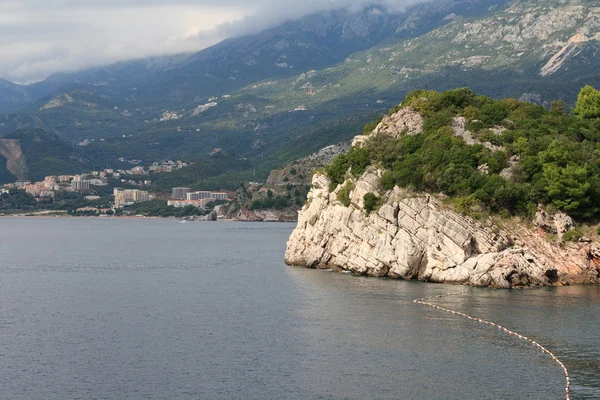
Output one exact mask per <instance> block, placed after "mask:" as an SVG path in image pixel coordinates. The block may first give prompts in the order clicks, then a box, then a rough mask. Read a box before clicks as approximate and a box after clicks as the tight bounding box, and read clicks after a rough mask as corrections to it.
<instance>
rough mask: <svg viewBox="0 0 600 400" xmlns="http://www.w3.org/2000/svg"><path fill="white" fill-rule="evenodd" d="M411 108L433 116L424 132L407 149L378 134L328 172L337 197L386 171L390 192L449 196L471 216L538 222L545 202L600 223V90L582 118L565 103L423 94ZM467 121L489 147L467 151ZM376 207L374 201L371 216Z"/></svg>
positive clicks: (584, 98) (581, 108)
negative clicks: (354, 180) (349, 181)
mask: <svg viewBox="0 0 600 400" xmlns="http://www.w3.org/2000/svg"><path fill="white" fill-rule="evenodd" d="M406 106H410V107H412V108H414V109H415V110H416V111H418V112H419V113H420V114H421V115H422V116H423V117H424V126H423V133H422V134H417V135H413V136H409V135H404V136H402V137H401V138H400V139H398V140H394V139H393V138H391V137H390V136H387V135H377V136H375V137H374V138H372V139H371V140H370V141H369V142H368V143H367V144H366V145H365V146H364V147H362V148H353V149H352V150H351V151H350V152H349V153H348V154H346V155H342V156H339V157H338V158H337V159H336V160H335V161H334V162H333V163H331V164H330V165H329V166H328V167H327V168H326V170H325V172H326V174H327V175H328V176H329V178H330V179H331V181H332V188H331V189H333V188H334V187H336V186H337V185H338V184H342V183H343V182H344V181H345V179H346V177H347V174H348V173H350V174H352V175H355V176H358V175H360V174H362V173H363V172H364V170H365V169H366V168H367V166H369V165H371V164H376V165H379V166H381V167H383V168H384V169H385V173H384V174H383V176H382V179H381V185H382V188H383V189H385V190H389V189H392V188H393V187H394V186H396V185H398V186H402V187H407V188H412V189H414V190H417V191H427V192H432V193H440V192H441V193H444V194H446V195H448V196H450V197H451V199H452V200H453V201H454V202H455V204H456V205H457V206H458V208H459V209H460V210H462V211H464V212H473V213H477V212H478V213H488V212H502V213H507V212H509V213H511V214H519V215H525V216H531V215H532V213H533V212H534V210H535V207H536V205H537V204H538V203H543V204H546V205H549V206H551V207H553V208H555V209H558V210H564V211H565V212H567V213H568V214H570V215H572V216H574V217H579V218H584V219H586V218H591V217H593V216H594V215H596V214H597V212H598V210H599V208H600V161H599V160H600V113H599V110H600V92H599V91H597V90H595V89H593V88H591V87H589V86H587V87H585V88H584V89H582V91H581V94H580V96H579V99H578V102H577V104H576V106H575V108H574V110H573V111H574V114H575V115H573V114H570V113H569V112H568V110H567V109H566V105H565V104H564V103H563V102H561V101H555V102H553V103H552V106H551V108H550V109H545V108H544V107H541V106H537V105H533V104H529V103H524V102H519V101H517V100H515V99H510V98H508V99H504V100H493V99H491V98H489V97H484V96H477V95H476V94H475V93H473V92H472V91H471V90H469V89H456V90H451V91H447V92H441V93H440V92H436V91H414V92H411V93H409V94H408V95H407V97H406V99H405V100H404V101H403V102H402V104H401V106H400V107H406ZM394 111H395V110H392V112H394ZM457 116H462V117H464V118H465V119H466V121H467V124H468V125H467V126H468V129H469V131H470V132H472V134H473V136H474V137H475V138H476V139H477V140H478V141H479V143H480V144H474V145H467V144H466V143H465V141H464V140H463V139H462V138H460V137H457V136H455V135H454V133H453V129H452V127H451V125H452V121H453V118H455V117H457ZM371 126H372V125H371ZM499 128H501V129H499ZM486 143H487V147H491V148H492V149H493V150H490V148H487V147H486V146H484V144H486ZM490 144H493V145H495V146H497V147H492V146H490ZM342 191H343V190H342ZM375 200H376V199H372V198H370V199H369V207H371V208H372V207H374V204H373V203H375V202H376V201H375Z"/></svg>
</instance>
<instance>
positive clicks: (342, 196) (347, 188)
mask: <svg viewBox="0 0 600 400" xmlns="http://www.w3.org/2000/svg"><path fill="white" fill-rule="evenodd" d="M353 190H354V184H353V183H352V182H346V184H345V185H344V186H343V187H342V188H341V189H340V191H339V192H338V194H337V196H336V197H337V200H338V201H339V202H340V203H342V204H343V205H344V206H345V207H349V206H350V204H351V201H350V193H352V191H353Z"/></svg>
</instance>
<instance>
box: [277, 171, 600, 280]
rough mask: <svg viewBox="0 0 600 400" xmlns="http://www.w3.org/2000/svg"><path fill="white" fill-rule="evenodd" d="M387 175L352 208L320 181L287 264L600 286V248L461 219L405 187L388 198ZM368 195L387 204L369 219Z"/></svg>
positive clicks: (361, 186) (354, 196)
mask: <svg viewBox="0 0 600 400" xmlns="http://www.w3.org/2000/svg"><path fill="white" fill-rule="evenodd" d="M380 176H381V171H379V170H377V169H374V168H370V169H368V170H367V171H366V172H365V173H364V174H363V175H362V176H361V177H360V178H358V179H357V180H356V181H355V182H354V186H355V188H354V190H353V191H352V192H351V195H350V199H351V204H350V206H349V207H345V206H344V205H342V204H341V203H340V202H339V201H338V200H337V199H336V197H337V193H338V192H339V190H341V189H342V186H341V185H340V186H339V187H338V188H337V189H336V190H335V191H333V192H331V193H330V192H329V184H330V182H329V179H328V178H327V177H326V176H324V175H322V174H316V175H315V176H314V178H313V188H312V190H311V191H310V193H309V194H308V202H307V204H306V205H305V206H304V208H303V209H302V211H301V212H300V214H299V219H298V226H297V228H296V229H295V230H294V232H293V233H292V235H291V237H290V239H289V241H288V244H287V251H286V254H285V261H286V263H288V264H290V265H296V266H304V267H308V268H320V269H328V268H332V269H337V270H347V271H351V272H354V273H357V274H360V275H364V276H374V277H390V278H402V279H419V280H422V281H430V282H440V283H451V284H467V285H473V286H489V287H495V288H513V287H524V286H533V285H564V284H570V283H599V282H600V246H598V245H597V244H591V243H551V242H549V241H547V240H545V239H544V236H545V234H544V233H543V232H542V231H541V229H542V228H541V227H540V228H538V229H537V230H536V229H535V228H534V227H528V226H527V224H526V223H524V222H522V223H518V224H514V223H510V224H509V223H507V224H506V225H507V226H510V228H509V229H508V228H507V229H502V228H501V227H500V226H498V225H497V224H494V223H492V222H491V220H488V221H485V222H479V221H475V220H473V219H472V218H470V217H467V216H464V215H461V214H459V213H457V212H456V211H454V210H452V209H451V208H449V207H446V206H445V205H444V203H443V202H442V201H441V200H440V199H438V198H436V197H435V196H432V195H427V194H418V193H410V192H408V191H406V190H404V189H401V188H398V187H396V188H395V189H394V190H392V191H388V192H385V193H382V192H381V190H380V189H379V179H380ZM368 192H371V193H379V194H380V195H381V196H382V198H384V199H385V202H384V203H383V205H381V207H380V208H379V209H378V210H377V211H373V212H371V213H370V214H369V215H367V213H366V212H365V210H364V208H363V207H364V204H363V197H364V195H365V194H366V193H368ZM513 222H514V221H513ZM559 226H563V225H559ZM559 229H560V228H559Z"/></svg>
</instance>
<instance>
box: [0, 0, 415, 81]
mask: <svg viewBox="0 0 600 400" xmlns="http://www.w3.org/2000/svg"><path fill="white" fill-rule="evenodd" d="M424 1H427V0H379V1H378V0H303V1H299V2H288V1H277V0H254V1H251V2H249V1H248V0H246V1H243V0H220V1H218V2H216V1H214V0H4V1H2V0H0V77H2V78H7V79H9V80H12V81H17V82H30V81H35V80H40V79H44V78H45V77H46V76H48V75H49V74H51V73H54V72H64V71H73V70H77V69H82V68H86V67H91V66H97V65H102V64H108V63H112V62H116V61H120V60H124V59H131V58H140V57H146V56H151V55H162V54H172V53H181V52H192V51H199V50H201V49H203V48H205V47H208V46H210V45H212V44H215V43H217V42H219V41H221V40H223V39H225V38H226V37H230V36H239V35H244V34H250V33H255V32H257V31H259V30H262V29H266V28H269V27H273V26H275V25H277V24H280V23H282V22H283V21H285V20H288V19H293V18H298V17H301V16H303V15H306V14H308V13H312V12H322V11H326V10H330V9H334V8H348V9H349V10H353V9H359V8H361V7H364V6H366V5H368V4H373V3H377V4H379V6H381V7H382V8H386V9H388V10H402V9H404V8H405V7H406V6H408V5H412V4H415V3H418V2H424Z"/></svg>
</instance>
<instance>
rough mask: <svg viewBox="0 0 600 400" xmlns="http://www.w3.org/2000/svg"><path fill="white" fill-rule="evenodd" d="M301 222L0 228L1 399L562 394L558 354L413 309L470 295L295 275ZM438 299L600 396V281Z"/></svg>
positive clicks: (579, 390) (3, 224)
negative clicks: (521, 337) (291, 255)
mask: <svg viewBox="0 0 600 400" xmlns="http://www.w3.org/2000/svg"><path fill="white" fill-rule="evenodd" d="M292 229H293V225H292V224H257V223H254V224H253V223H221V222H218V223H206V222H204V223H202V222H199V223H187V224H178V223H176V222H175V221H174V220H114V219H113V220H109V219H107V220H102V219H27V218H21V219H13V218H0V394H1V395H0V397H1V398H2V399H23V400H37V399H40V400H41V399H44V400H46V399H110V400H113V399H115V400H116V399H125V398H127V399H140V400H141V399H423V400H425V399H427V400H429V399H440V400H441V399H457V400H458V399H461V400H465V399H466V400H471V399H473V400H475V399H477V400H481V399H540V400H542V399H543V400H548V399H561V398H564V395H563V392H564V379H563V376H562V372H561V370H560V368H559V367H558V366H557V365H556V364H554V363H553V362H552V361H551V359H549V357H548V356H546V355H544V354H543V353H541V352H539V351H537V350H535V349H534V348H532V347H531V346H528V345H526V344H525V343H522V342H519V341H516V340H514V339H513V338H510V337H507V336H506V335H503V334H502V333H500V332H498V331H496V330H494V329H492V328H489V327H486V326H480V325H478V324H474V323H473V322H471V321H467V320H463V319H460V318H456V317H453V316H451V315H448V314H445V313H439V312H436V311H435V310H432V309H430V308H428V307H424V306H420V305H416V304H414V303H413V302H412V300H413V299H415V298H418V297H424V296H430V295H437V294H443V293H449V292H453V291H456V289H457V288H456V287H451V286H444V285H432V284H423V283H419V282H403V281H393V280H383V279H373V278H358V277H352V276H349V275H344V274H336V273H331V272H323V271H313V270H306V269H303V268H293V267H287V266H285V265H284V264H283V262H282V260H283V253H284V251H285V242H286V240H287V237H288V236H289V234H290V232H291V230H292ZM439 304H440V305H443V306H445V307H449V308H454V309H457V310H460V311H463V312H466V313H468V314H471V315H475V316H478V317H482V318H486V319H490V320H492V321H495V322H497V323H500V324H502V325H504V326H506V327H508V328H510V329H513V330H516V331H518V332H520V333H523V334H526V335H528V336H530V337H532V338H534V339H535V340H537V341H539V342H540V343H541V344H543V345H545V346H546V347H548V349H549V350H551V351H553V352H554V353H555V354H556V355H557V356H559V357H560V358H561V359H562V360H563V361H564V362H565V364H566V366H567V368H569V370H570V372H571V378H572V385H573V386H572V390H573V395H572V398H573V399H598V398H600V288H599V287H594V286H588V287H583V286H573V287H564V288H547V289H535V290H524V291H498V290H486V289H474V288H471V289H469V292H468V293H467V294H466V295H463V296H460V297H456V298H447V299H442V300H440V301H439Z"/></svg>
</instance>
